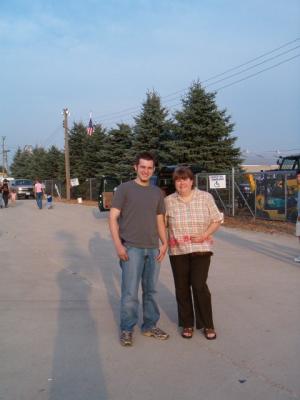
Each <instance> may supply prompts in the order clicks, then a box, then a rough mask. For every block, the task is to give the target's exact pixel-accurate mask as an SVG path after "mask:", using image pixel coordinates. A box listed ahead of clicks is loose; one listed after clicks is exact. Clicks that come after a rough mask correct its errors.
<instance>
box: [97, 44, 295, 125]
mask: <svg viewBox="0 0 300 400" xmlns="http://www.w3.org/2000/svg"><path fill="white" fill-rule="evenodd" d="M298 47H300V46H298ZM299 56H300V54H296V55H295V56H293V57H290V58H288V59H285V60H283V61H281V62H279V63H276V64H274V65H271V66H270V67H267V68H264V69H262V70H260V71H257V72H255V73H253V74H250V75H247V76H245V77H243V78H241V79H238V80H236V81H233V82H230V83H228V84H227V85H224V86H221V87H219V88H217V89H214V91H216V92H218V91H220V90H223V89H225V88H228V87H230V86H233V85H235V84H237V83H240V82H243V81H245V80H248V79H250V78H253V77H255V76H257V75H260V74H262V73H264V72H266V71H268V70H271V69H273V68H276V67H278V66H279V65H282V64H285V63H287V62H289V61H292V60H293V59H295V58H298V57H299ZM223 80H225V78H224V79H223ZM208 86H210V85H207V86H204V88H207V87H208ZM173 101H175V99H174V100H173ZM178 105H181V103H180V102H178V101H177V99H176V103H173V104H172V103H171V104H169V107H170V106H171V107H176V106H178ZM134 115H135V113H134V112H132V113H130V114H127V115H124V118H125V119H126V118H130V117H132V116H134ZM116 118H117V117H111V118H106V119H104V120H102V121H101V122H103V121H105V122H110V121H114V120H115V119H116ZM119 118H122V117H121V116H120V117H119Z"/></svg>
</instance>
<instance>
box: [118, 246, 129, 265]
mask: <svg viewBox="0 0 300 400" xmlns="http://www.w3.org/2000/svg"><path fill="white" fill-rule="evenodd" d="M116 250H117V254H118V257H119V258H120V260H122V261H128V260H129V257H128V254H127V249H126V247H124V246H123V245H122V244H121V245H119V246H117V247H116Z"/></svg>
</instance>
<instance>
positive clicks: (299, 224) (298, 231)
mask: <svg viewBox="0 0 300 400" xmlns="http://www.w3.org/2000/svg"><path fill="white" fill-rule="evenodd" d="M296 180H297V185H298V196H297V211H298V214H297V221H296V236H298V239H299V243H300V169H299V170H298V171H297V174H296ZM294 260H295V261H296V262H297V263H300V256H298V257H295V259H294Z"/></svg>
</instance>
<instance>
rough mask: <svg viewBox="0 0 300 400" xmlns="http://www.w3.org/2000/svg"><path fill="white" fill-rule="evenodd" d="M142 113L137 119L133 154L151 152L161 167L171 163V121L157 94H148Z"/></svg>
mask: <svg viewBox="0 0 300 400" xmlns="http://www.w3.org/2000/svg"><path fill="white" fill-rule="evenodd" d="M146 96H147V98H146V101H145V102H144V103H143V105H142V111H141V113H140V114H139V115H138V116H137V117H135V118H134V119H135V126H134V137H133V147H132V154H134V155H135V154H137V153H140V152H142V151H150V152H151V153H152V154H154V156H155V157H156V160H157V161H158V163H159V164H160V165H164V164H168V163H170V162H171V157H170V152H169V142H170V139H171V133H170V131H171V121H170V120H169V119H167V117H168V111H167V110H166V108H164V107H162V105H161V101H160V97H159V95H158V94H157V93H156V92H154V91H153V92H148V93H147V95H146Z"/></svg>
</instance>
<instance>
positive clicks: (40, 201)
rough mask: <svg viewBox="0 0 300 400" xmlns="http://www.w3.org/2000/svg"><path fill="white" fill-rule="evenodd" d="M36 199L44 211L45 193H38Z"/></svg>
mask: <svg viewBox="0 0 300 400" xmlns="http://www.w3.org/2000/svg"><path fill="white" fill-rule="evenodd" d="M35 199H36V202H37V205H38V208H40V209H42V207H43V193H42V192H38V193H36V195H35Z"/></svg>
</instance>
